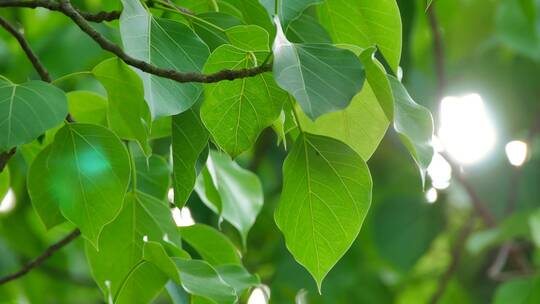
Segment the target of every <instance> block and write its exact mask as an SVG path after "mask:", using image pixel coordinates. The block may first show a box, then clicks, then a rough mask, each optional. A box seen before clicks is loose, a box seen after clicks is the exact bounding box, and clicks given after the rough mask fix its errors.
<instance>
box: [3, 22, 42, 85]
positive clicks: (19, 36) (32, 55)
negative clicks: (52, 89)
mask: <svg viewBox="0 0 540 304" xmlns="http://www.w3.org/2000/svg"><path fill="white" fill-rule="evenodd" d="M0 26H2V27H3V28H4V29H5V30H6V31H8V32H9V33H10V34H11V35H12V36H13V37H14V38H15V39H17V42H18V43H19V45H20V46H21V48H22V49H23V51H24V53H25V54H26V57H28V59H29V60H30V62H31V63H32V66H34V69H35V70H36V72H37V73H38V74H39V77H40V78H41V80H43V81H46V82H51V76H49V72H48V71H47V69H46V68H45V67H44V66H43V64H42V63H41V62H40V61H39V59H38V57H37V56H36V54H35V53H34V52H33V51H32V49H31V48H30V45H29V44H28V41H26V38H25V37H24V35H23V33H21V32H19V31H18V30H17V29H16V28H15V27H14V26H13V25H11V23H9V22H8V21H7V20H6V19H4V18H2V17H1V16H0Z"/></svg>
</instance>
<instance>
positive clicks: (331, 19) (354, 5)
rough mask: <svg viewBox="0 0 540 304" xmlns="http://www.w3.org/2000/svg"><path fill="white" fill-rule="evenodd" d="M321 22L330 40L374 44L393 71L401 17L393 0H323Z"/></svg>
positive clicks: (320, 11)
mask: <svg viewBox="0 0 540 304" xmlns="http://www.w3.org/2000/svg"><path fill="white" fill-rule="evenodd" d="M318 8H319V17H320V21H321V23H322V24H323V25H324V27H325V28H326V29H327V30H328V32H329V33H330V36H331V37H332V39H333V40H334V43H349V44H354V45H358V46H360V47H362V48H368V47H370V46H377V47H378V48H379V49H380V50H381V52H382V54H383V55H384V57H385V58H386V60H388V63H389V64H390V67H391V68H392V70H393V71H394V72H397V68H398V66H399V61H400V58H401V17H400V14H399V8H398V5H397V3H396V0H377V1H372V0H355V1H350V0H325V1H324V3H323V4H322V5H320V6H319V7H318Z"/></svg>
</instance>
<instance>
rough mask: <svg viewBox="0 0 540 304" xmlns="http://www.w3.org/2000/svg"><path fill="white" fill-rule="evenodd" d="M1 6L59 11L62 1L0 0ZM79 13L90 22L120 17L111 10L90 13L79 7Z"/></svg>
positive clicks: (118, 13) (117, 12)
mask: <svg viewBox="0 0 540 304" xmlns="http://www.w3.org/2000/svg"><path fill="white" fill-rule="evenodd" d="M0 7H25V8H32V9H34V8H38V7H42V8H46V9H48V10H51V11H58V12H61V10H60V3H58V2H52V1H49V0H30V1H23V0H1V1H0ZM77 11H78V12H79V14H81V16H83V18H84V19H86V20H88V21H90V22H98V23H99V22H103V21H112V20H116V19H118V18H120V13H121V12H120V11H111V12H97V13H88V12H83V11H80V10H78V9H77Z"/></svg>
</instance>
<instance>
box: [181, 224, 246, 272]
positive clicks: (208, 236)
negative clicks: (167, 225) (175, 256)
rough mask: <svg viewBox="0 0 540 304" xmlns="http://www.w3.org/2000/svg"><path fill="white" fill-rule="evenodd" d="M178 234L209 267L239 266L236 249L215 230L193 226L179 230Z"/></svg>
mask: <svg viewBox="0 0 540 304" xmlns="http://www.w3.org/2000/svg"><path fill="white" fill-rule="evenodd" d="M180 232H181V234H182V239H183V240H184V241H185V242H187V243H188V244H189V245H190V246H191V247H193V248H194V249H195V250H197V252H198V253H199V254H200V255H201V257H202V258H203V259H204V260H205V261H207V262H208V263H210V265H213V266H217V265H223V264H238V265H240V264H241V261H240V255H239V252H238V249H236V247H234V245H233V243H232V242H231V241H230V240H229V239H228V238H227V237H226V236H225V235H224V234H223V233H221V232H219V231H217V230H216V229H214V228H212V227H210V226H207V225H203V224H195V225H192V226H187V227H182V228H180Z"/></svg>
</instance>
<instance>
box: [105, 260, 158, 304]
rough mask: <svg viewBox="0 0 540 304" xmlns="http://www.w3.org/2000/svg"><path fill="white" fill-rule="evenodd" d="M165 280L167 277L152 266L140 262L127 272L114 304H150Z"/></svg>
mask: <svg viewBox="0 0 540 304" xmlns="http://www.w3.org/2000/svg"><path fill="white" fill-rule="evenodd" d="M167 280H168V278H167V276H166V275H165V274H163V272H161V271H160V269H159V268H158V267H156V266H155V265H154V264H152V263H150V262H146V261H141V262H140V263H138V264H136V265H135V266H134V267H133V269H132V270H131V271H130V272H129V275H128V276H127V277H126V279H125V281H124V282H123V283H122V286H121V287H120V289H119V291H118V295H117V296H116V297H115V298H114V299H115V300H114V303H115V304H132V303H151V302H152V300H153V299H155V298H156V297H157V296H158V295H159V293H160V292H161V290H162V289H163V287H164V286H165V284H166V283H167Z"/></svg>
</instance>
